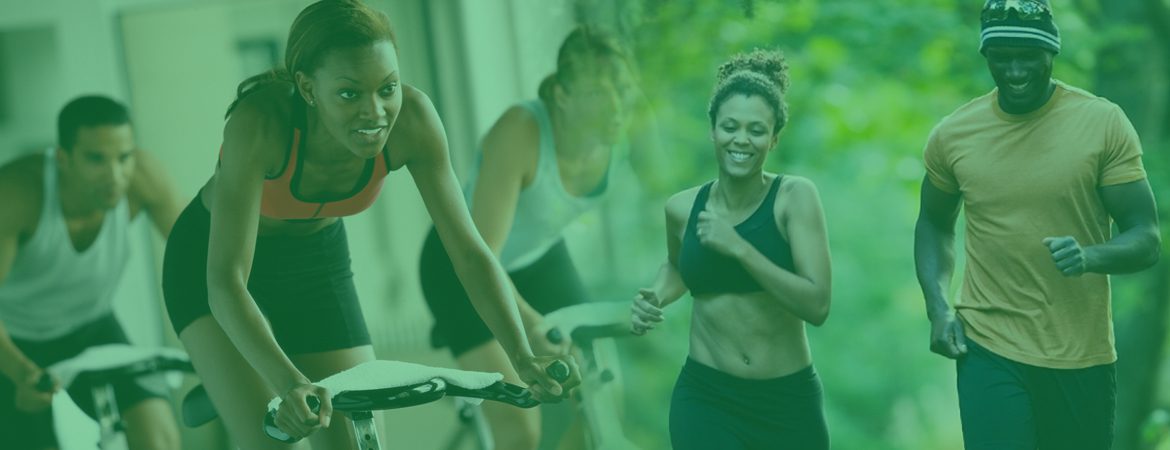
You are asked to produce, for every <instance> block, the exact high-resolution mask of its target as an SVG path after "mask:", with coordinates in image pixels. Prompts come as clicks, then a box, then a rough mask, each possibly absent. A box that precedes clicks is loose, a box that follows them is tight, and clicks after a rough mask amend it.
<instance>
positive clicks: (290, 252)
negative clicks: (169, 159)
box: [163, 195, 370, 355]
mask: <svg viewBox="0 0 1170 450" xmlns="http://www.w3.org/2000/svg"><path fill="white" fill-rule="evenodd" d="M210 230H211V214H210V213H209V212H208V211H207V208H205V207H204V206H203V202H202V201H201V200H200V199H199V196H198V195H196V196H195V200H194V201H192V202H191V204H190V205H187V208H186V209H184V210H183V213H182V214H180V215H179V219H178V221H176V222H175V226H174V228H173V229H172V230H171V236H170V238H169V239H167V249H166V256H164V258H163V296H164V298H165V299H166V304H167V314H168V315H169V316H170V319H171V325H173V326H174V327H175V332H176V333H182V332H183V329H185V328H187V326H188V325H190V324H191V322H194V321H195V319H198V318H200V317H203V316H206V315H209V314H211V309H210V307H209V306H208V303H207V247H208V235H209V233H210ZM248 292H250V293H251V294H252V298H253V299H255V300H256V304H257V306H259V307H260V311H261V312H263V313H264V317H265V318H267V319H268V323H269V325H271V327H272V333H273V335H275V337H276V341H277V343H278V344H280V347H281V348H282V349H284V351H285V352H286V353H288V354H290V355H297V354H305V353H315V352H323V351H329V350H340V349H346V348H353V347H360V346H365V345H370V333H369V331H368V330H367V329H366V322H365V319H364V318H363V317H362V309H361V305H360V304H359V303H358V297H357V290H356V288H355V287H354V284H353V272H352V271H351V270H350V259H349V244H348V243H347V242H346V237H345V226H344V224H342V221H341V220H338V221H336V222H335V223H333V224H332V225H329V226H327V227H325V228H323V229H321V230H320V231H317V232H316V233H313V234H310V235H307V236H258V237H257V238H256V250H255V252H254V256H253V257H252V272H251V275H250V276H249V277H248Z"/></svg>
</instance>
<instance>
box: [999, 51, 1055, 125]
mask: <svg viewBox="0 0 1170 450" xmlns="http://www.w3.org/2000/svg"><path fill="white" fill-rule="evenodd" d="M984 56H985V57H986V59H987V69H988V71H990V72H991V78H992V79H994V80H995V85H996V87H998V88H999V105H1000V108H1001V109H1003V110H1004V111H1005V112H1007V113H1010V114H1025V113H1029V112H1032V111H1035V110H1037V109H1039V108H1040V107H1041V106H1044V103H1046V102H1047V101H1048V98H1049V97H1050V96H1051V94H1052V60H1053V54H1052V52H1050V51H1048V50H1044V49H1041V48H1038V47H1017V46H998V45H997V46H990V47H987V50H986V52H984Z"/></svg>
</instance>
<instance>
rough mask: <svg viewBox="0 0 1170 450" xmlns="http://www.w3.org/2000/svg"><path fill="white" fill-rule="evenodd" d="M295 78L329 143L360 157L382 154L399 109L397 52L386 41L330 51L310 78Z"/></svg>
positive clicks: (305, 76) (400, 98)
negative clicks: (332, 142)
mask: <svg viewBox="0 0 1170 450" xmlns="http://www.w3.org/2000/svg"><path fill="white" fill-rule="evenodd" d="M296 77H297V86H298V87H299V88H300V91H301V93H302V95H303V96H304V98H305V101H306V102H307V103H309V104H310V105H312V106H314V107H315V110H316V114H317V117H318V118H319V120H320V121H321V124H322V125H323V128H324V129H325V131H326V132H327V133H329V135H330V136H331V137H332V138H333V139H335V140H336V141H337V142H339V143H341V144H342V145H343V146H344V147H345V148H347V149H348V150H349V151H350V152H351V153H353V154H354V155H355V156H357V157H359V158H371V157H374V156H375V155H377V154H378V153H380V152H381V151H382V148H383V147H385V146H386V139H387V138H388V137H389V135H390V128H391V127H393V126H394V122H395V120H397V118H398V113H399V112H400V111H401V109H402V88H401V82H400V79H399V71H398V54H397V52H396V51H395V49H394V45H393V44H392V43H391V42H390V41H386V40H383V41H378V42H375V43H373V44H371V45H367V46H361V47H353V48H341V49H335V50H333V51H330V52H329V53H328V54H327V55H326V56H325V57H324V59H323V60H322V62H321V66H320V67H319V68H318V69H317V70H315V71H313V73H312V75H311V76H310V75H306V74H304V73H303V72H298V73H297V75H296Z"/></svg>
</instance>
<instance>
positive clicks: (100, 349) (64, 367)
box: [37, 344, 194, 391]
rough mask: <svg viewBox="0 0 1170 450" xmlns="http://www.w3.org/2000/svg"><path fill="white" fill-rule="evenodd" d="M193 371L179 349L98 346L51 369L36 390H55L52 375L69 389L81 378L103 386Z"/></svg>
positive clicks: (185, 356)
mask: <svg viewBox="0 0 1170 450" xmlns="http://www.w3.org/2000/svg"><path fill="white" fill-rule="evenodd" d="M193 371H194V368H192V367H191V361H190V360H189V359H188V358H187V355H186V354H185V353H183V352H182V351H179V350H176V349H172V348H139V347H133V346H130V345H125V344H110V345H99V346H95V347H90V348H88V349H86V350H85V351H84V352H82V353H81V354H80V355H77V356H75V357H73V358H70V359H67V360H64V361H61V362H58V363H56V364H53V365H52V366H49V368H48V369H47V370H46V371H45V373H44V374H43V375H42V376H41V379H40V380H38V383H37V388H38V389H41V390H45V391H47V390H49V389H51V388H52V386H53V381H52V379H51V378H50V377H49V374H52V376H53V377H56V378H57V380H58V381H60V383H61V386H62V387H68V386H70V385H71V384H73V383H75V382H76V381H77V380H79V379H84V380H85V381H87V382H89V383H90V384H93V385H101V384H106V383H110V382H112V381H114V380H122V379H127V378H137V377H141V376H145V375H153V374H158V373H165V372H188V373H190V372H193ZM172 384H173V385H174V386H172V387H177V380H176V382H175V383H172Z"/></svg>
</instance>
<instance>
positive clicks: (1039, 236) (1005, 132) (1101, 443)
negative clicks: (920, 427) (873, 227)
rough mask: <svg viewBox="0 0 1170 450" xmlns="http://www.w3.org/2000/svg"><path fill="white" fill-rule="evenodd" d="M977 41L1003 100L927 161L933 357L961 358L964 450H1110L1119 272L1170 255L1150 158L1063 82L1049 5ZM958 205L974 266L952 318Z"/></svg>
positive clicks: (974, 105)
mask: <svg viewBox="0 0 1170 450" xmlns="http://www.w3.org/2000/svg"><path fill="white" fill-rule="evenodd" d="M981 29H982V41H981V45H980V51H981V53H983V55H984V56H985V58H986V59H987V67H988V69H989V71H990V72H991V76H992V78H993V79H994V80H995V84H996V89H994V90H992V91H991V92H990V93H988V94H986V95H984V96H981V97H979V98H976V99H974V100H972V101H971V102H969V103H967V104H966V105H963V106H962V107H960V108H959V109H958V110H956V111H955V112H953V113H952V114H951V115H949V116H947V117H946V118H944V119H943V120H942V121H941V122H940V123H939V124H938V125H937V126H936V127H935V129H934V131H933V132H932V133H931V135H930V138H929V141H928V143H927V144H926V150H925V161H926V171H927V175H926V178H925V179H924V180H923V183H922V209H921V212H920V214H919V217H918V225H917V228H916V230H915V242H914V245H915V248H914V252H915V261H916V265H917V270H918V280H919V283H920V284H921V286H922V291H923V294H924V295H925V297H926V308H927V314H928V316H929V317H930V322H931V343H930V347H931V351H933V352H935V353H938V354H941V355H943V356H946V357H947V358H952V359H955V360H957V363H956V364H957V366H956V367H957V372H958V391H959V407H960V416H961V419H962V423H963V439H964V442H965V446H966V448H967V450H980V449H995V450H1017V449H1018V450H1036V449H1040V450H1049V449H1052V450H1055V449H1060V450H1078V449H1084V450H1089V449H1092V450H1104V449H1108V448H1110V446H1111V445H1112V440H1113V422H1114V410H1115V405H1116V394H1115V393H1116V380H1115V367H1114V362H1115V361H1116V360H1117V354H1116V351H1115V350H1114V346H1113V323H1112V320H1111V313H1110V294H1109V277H1108V274H1115V273H1131V272H1137V271H1140V270H1143V269H1145V268H1148V267H1150V266H1151V265H1153V264H1154V262H1156V261H1157V259H1158V254H1159V248H1160V245H1161V244H1160V237H1159V234H1158V223H1157V213H1156V210H1155V206H1154V199H1153V194H1152V193H1151V191H1150V186H1149V183H1148V182H1147V181H1146V173H1145V169H1144V168H1143V166H1142V160H1141V155H1142V150H1141V144H1140V142H1139V141H1138V136H1137V133H1136V132H1135V131H1134V128H1133V126H1132V125H1131V124H1130V122H1129V120H1128V119H1127V118H1126V116H1125V113H1124V112H1122V110H1121V109H1120V108H1119V107H1118V106H1117V105H1115V104H1113V103H1111V102H1109V101H1108V100H1105V99H1103V98H1101V97H1097V96H1095V95H1093V94H1091V93H1089V92H1086V91H1084V90H1081V89H1078V88H1075V87H1072V86H1069V85H1067V84H1065V83H1063V82H1060V81H1057V80H1054V79H1052V65H1053V58H1054V57H1055V56H1056V54H1058V53H1059V52H1060V35H1059V32H1058V30H1057V27H1056V25H1055V23H1054V22H1053V18H1052V11H1051V8H1050V7H1049V5H1048V2H1047V0H989V1H988V2H987V3H986V4H985V5H984V8H983V12H982V17H981ZM960 205H962V206H963V207H965V208H966V258H967V259H966V263H967V267H966V271H965V272H964V276H963V287H962V291H961V293H960V295H959V299H958V300H957V301H956V302H955V305H954V309H952V308H951V306H950V305H949V303H948V301H947V292H948V288H947V286H948V285H949V283H950V280H951V275H952V272H953V269H954V255H953V247H954V228H955V222H956V217H957V215H958V212H959V208H960ZM1110 219H1112V220H1113V221H1115V222H1116V223H1117V226H1118V229H1119V230H1120V233H1118V234H1117V235H1115V236H1111V230H1110V223H1111V222H1110Z"/></svg>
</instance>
